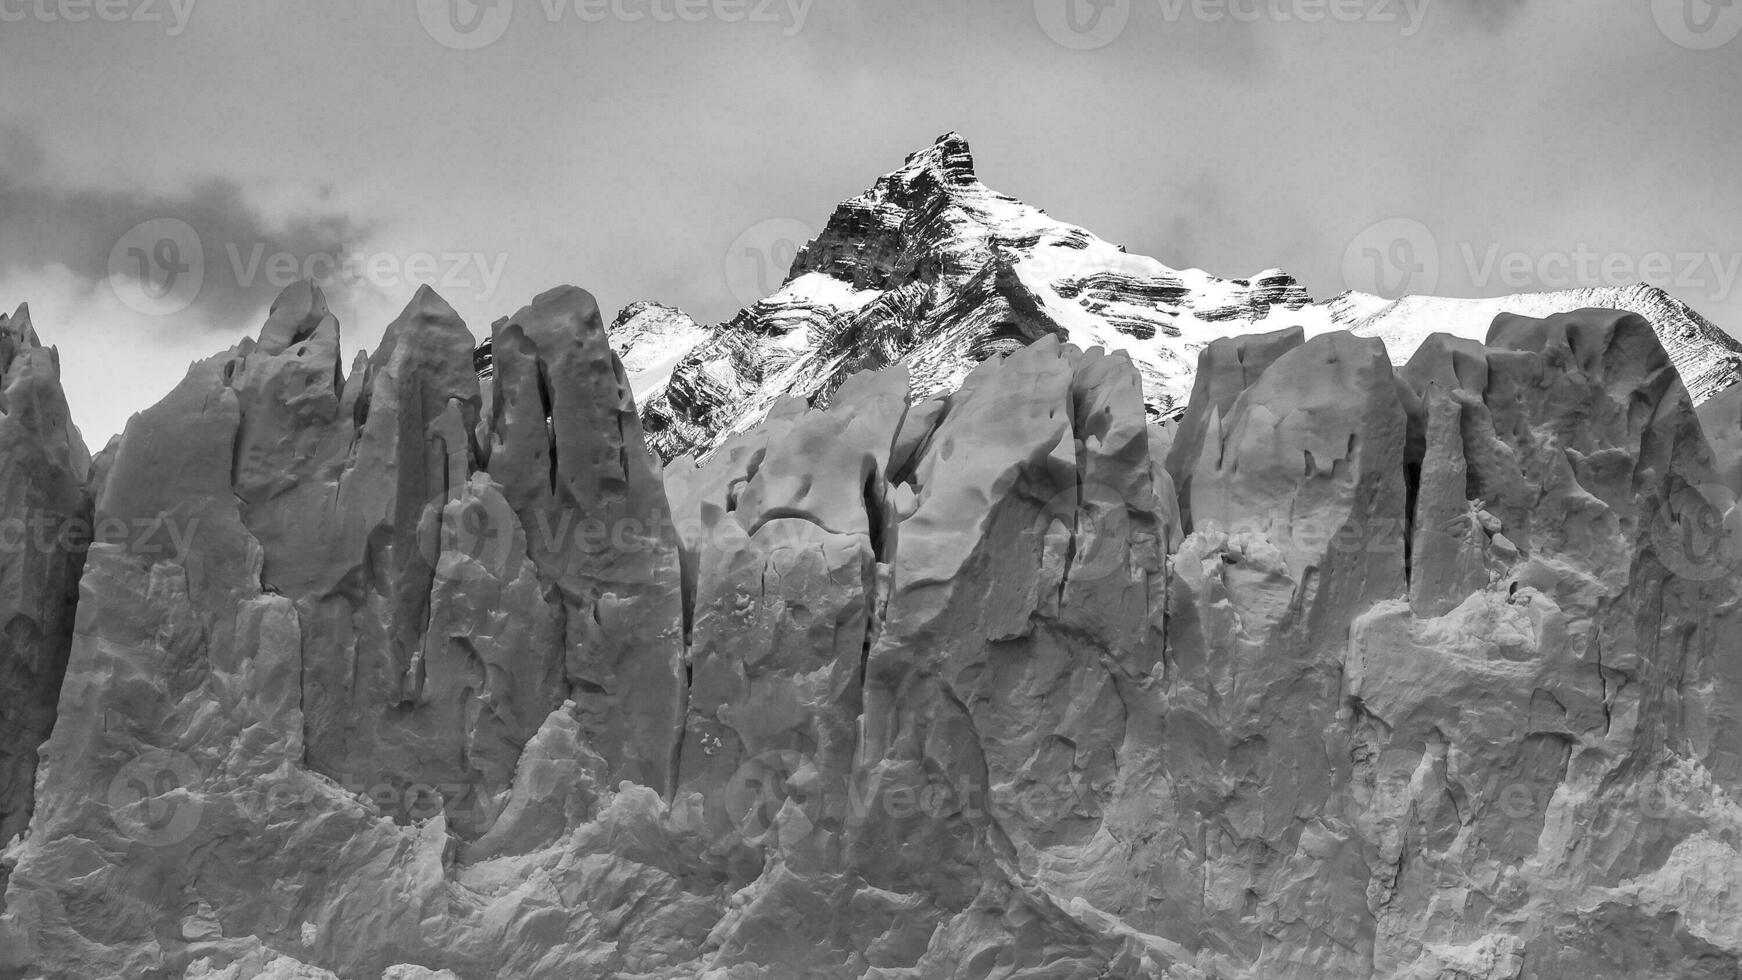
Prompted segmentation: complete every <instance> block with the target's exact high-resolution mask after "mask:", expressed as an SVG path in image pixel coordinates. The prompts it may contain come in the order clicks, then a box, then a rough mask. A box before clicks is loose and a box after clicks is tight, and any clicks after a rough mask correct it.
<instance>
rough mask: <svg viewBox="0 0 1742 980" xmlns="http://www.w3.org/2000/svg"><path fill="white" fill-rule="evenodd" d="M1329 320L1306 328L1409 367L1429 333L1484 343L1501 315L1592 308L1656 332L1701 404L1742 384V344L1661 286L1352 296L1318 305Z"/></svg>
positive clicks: (1671, 359) (1545, 314)
mask: <svg viewBox="0 0 1742 980" xmlns="http://www.w3.org/2000/svg"><path fill="white" fill-rule="evenodd" d="M1316 308H1317V309H1323V310H1324V311H1325V312H1326V313H1327V314H1328V315H1327V316H1326V317H1325V318H1324V319H1323V320H1322V321H1318V320H1316V319H1315V320H1314V321H1313V322H1311V323H1306V324H1303V326H1306V328H1307V331H1306V332H1307V334H1308V335H1309V336H1310V335H1312V334H1314V333H1320V332H1324V331H1326V330H1349V331H1351V332H1352V333H1354V334H1355V335H1356V336H1359V337H1378V338H1379V339H1381V340H1383V341H1385V348H1386V352H1387V353H1388V354H1390V356H1391V360H1392V362H1393V363H1394V364H1403V363H1405V362H1406V361H1408V360H1409V358H1410V355H1412V354H1414V353H1415V351H1416V349H1417V348H1418V347H1420V346H1421V343H1422V341H1424V340H1426V339H1427V338H1428V336H1429V335H1430V334H1433V333H1436V332H1443V333H1450V334H1455V335H1457V336H1460V337H1469V338H1471V339H1473V340H1482V339H1484V338H1486V336H1487V334H1488V325H1489V324H1490V323H1492V322H1493V320H1494V318H1495V317H1496V316H1498V315H1500V314H1501V313H1518V314H1522V315H1524V316H1532V317H1546V316H1551V315H1553V314H1555V313H1566V312H1570V311H1572V310H1578V309H1585V308H1599V309H1611V310H1626V311H1628V312H1630V313H1638V314H1639V315H1640V316H1643V317H1645V319H1646V320H1648V321H1650V323H1651V325H1652V326H1653V327H1654V328H1655V329H1656V331H1657V336H1658V339H1659V340H1660V341H1661V342H1662V343H1663V347H1664V350H1666V351H1668V352H1669V357H1670V362H1671V363H1672V364H1674V365H1675V368H1676V370H1677V371H1678V372H1680V373H1681V376H1682V383H1683V384H1685V385H1686V386H1687V389H1688V394H1690V395H1692V396H1693V399H1694V402H1695V403H1696V404H1698V403H1701V402H1704V401H1706V400H1707V399H1709V398H1711V397H1712V396H1713V395H1716V394H1717V393H1718V392H1720V391H1723V390H1724V389H1726V388H1728V387H1730V386H1731V385H1733V384H1735V383H1736V382H1737V381H1738V380H1742V345H1738V344H1737V342H1736V340H1735V339H1734V338H1732V337H1731V336H1730V335H1729V334H1726V333H1725V332H1724V331H1722V330H1720V329H1719V328H1718V327H1716V326H1714V325H1713V324H1712V323H1711V321H1709V320H1707V319H1706V318H1705V317H1703V316H1700V315H1699V314H1698V313H1696V312H1694V310H1693V308H1691V307H1689V306H1688V305H1687V304H1686V303H1683V302H1682V301H1680V300H1678V299H1676V298H1675V297H1673V296H1671V295H1669V294H1668V293H1666V292H1664V291H1663V290H1661V289H1658V288H1657V287H1655V286H1648V285H1645V284H1644V283H1636V284H1634V285H1631V286H1619V287H1617V286H1598V287H1592V288H1585V289H1563V290H1558V291H1555V292H1546V293H1520V294H1518V295H1516V296H1495V297H1484V298H1480V299H1452V298H1448V297H1442V296H1405V297H1404V298H1402V299H1399V300H1395V301H1392V300H1387V299H1384V298H1382V297H1378V296H1371V295H1368V294H1366V293H1356V292H1349V293H1344V294H1342V295H1341V296H1337V297H1335V298H1333V299H1330V300H1327V301H1325V302H1324V303H1322V304H1318V305H1317V307H1316Z"/></svg>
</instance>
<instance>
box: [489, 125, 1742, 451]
mask: <svg viewBox="0 0 1742 980" xmlns="http://www.w3.org/2000/svg"><path fill="white" fill-rule="evenodd" d="M1585 307H1608V308H1615V309H1622V310H1629V311H1632V312H1636V313H1640V314H1642V315H1644V316H1645V317H1646V319H1647V320H1649V321H1650V322H1651V323H1652V325H1653V327H1654V328H1655V329H1656V331H1657V333H1658V335H1659V337H1660V338H1661V339H1662V342H1663V344H1664V347H1665V348H1666V349H1667V350H1668V351H1669V352H1670V355H1671V358H1672V361H1673V363H1674V364H1675V366H1676V368H1677V369H1678V370H1679V371H1680V372H1681V373H1682V376H1683V378H1684V379H1685V381H1686V383H1687V386H1688V389H1689V392H1690V393H1691V394H1692V395H1693V396H1694V400H1695V402H1696V403H1697V402H1702V401H1704V400H1706V399H1707V398H1709V397H1711V396H1712V395H1713V394H1716V393H1717V392H1719V391H1722V390H1723V389H1725V388H1727V387H1729V386H1730V385H1732V384H1734V383H1735V382H1736V381H1737V380H1738V378H1739V377H1742V344H1738V343H1737V342H1736V341H1735V340H1733V339H1732V338H1731V337H1729V336H1728V335H1727V334H1725V333H1724V332H1723V331H1721V330H1719V329H1718V328H1717V327H1715V326H1713V325H1712V324H1711V323H1709V322H1707V321H1706V320H1704V319H1703V318H1701V317H1700V316H1699V315H1698V314H1697V313H1695V312H1694V311H1693V310H1691V309H1689V308H1688V307H1687V306H1686V305H1685V304H1682V303H1680V302H1679V301H1677V300H1675V299H1673V298H1671V297H1670V296H1668V295H1667V294H1665V293H1664V292H1663V291H1662V290H1659V289H1656V288H1653V287H1650V286H1644V285H1635V286H1628V287H1624V288H1613V287H1605V288H1596V289H1576V290H1563V291H1560V292H1552V293H1537V294H1525V295H1519V296H1507V297H1498V298H1491V299H1445V298H1439V297H1425V296H1410V297H1405V298H1403V299H1401V300H1396V301H1392V300H1387V299H1384V298H1382V297H1378V296H1371V295H1367V294H1363V293H1353V292H1349V293H1344V294H1342V295H1340V296H1337V297H1335V298H1332V299H1330V300H1327V301H1323V302H1315V301H1314V300H1313V299H1312V298H1311V297H1310V296H1309V295H1308V294H1307V292H1306V290H1305V289H1304V288H1303V287H1302V286H1301V285H1300V284H1299V283H1297V282H1296V281H1295V280H1294V279H1293V278H1292V277H1290V276H1289V275H1287V274H1286V273H1284V272H1282V271H1280V270H1276V269H1268V270H1265V271H1263V272H1260V273H1258V274H1257V275H1255V276H1253V277H1251V278H1248V279H1221V278H1217V277H1216V276H1212V275H1210V274H1208V273H1206V272H1204V271H1202V270H1199V269H1183V270H1181V269H1172V268H1169V267H1168V266H1166V265H1163V264H1162V263H1161V262H1158V261H1156V260H1155V259H1152V258H1149V257H1147V256H1142V255H1134V254H1131V253H1129V252H1126V251H1125V250H1124V248H1123V247H1121V246H1118V245H1114V244H1112V243H1109V242H1106V241H1104V240H1102V239H1100V238H1097V237H1096V236H1095V235H1093V234H1091V233H1090V232H1088V231H1086V230H1084V229H1082V228H1079V227H1077V226H1075V225H1071V224H1067V223H1065V222H1062V221H1059V220H1057V219H1054V218H1052V217H1050V216H1048V215H1047V214H1046V212H1045V211H1042V210H1041V209H1039V208H1035V207H1031V206H1029V205H1027V204H1024V203H1022V202H1021V201H1018V200H1016V199H1014V198H1011V197H1008V196H1006V195H1004V194H1000V193H998V192H996V191H994V190H992V189H990V188H988V187H987V186H986V185H985V184H982V183H981V182H980V180H979V178H978V177H977V176H976V175H975V171H974V163H973V157H972V155H971V153H970V151H969V148H968V144H967V141H966V140H964V139H963V138H962V137H961V136H959V135H957V134H954V133H949V134H946V135H944V136H942V137H939V138H938V140H937V142H936V143H934V144H933V145H932V146H930V147H928V148H926V149H925V150H922V151H920V152H918V153H915V154H913V155H911V156H909V157H908V159H907V162H906V163H905V164H904V165H903V166H902V167H900V168H899V169H897V170H895V171H894V172H892V173H890V174H887V175H885V176H884V177H882V178H880V179H879V180H878V181H877V182H876V183H875V185H873V186H872V188H871V189H870V190H868V191H866V192H865V193H863V194H861V195H859V196H858V197H855V198H853V199H851V200H848V201H845V202H843V203H842V204H841V205H840V206H838V207H837V208H836V209H835V212H834V214H833V215H831V216H830V218H829V221H828V224H827V225H826V226H825V228H824V229H823V231H822V233H821V234H820V235H818V236H817V238H816V239H815V240H813V241H811V242H809V243H808V244H806V245H805V246H804V247H803V248H802V249H800V250H799V252H798V254H797V256H796V257H795V259H794V261H793V263H792V266H791V268H790V270H789V271H788V273H787V277H786V279H785V281H784V282H783V283H782V285H781V286H780V287H779V288H778V289H776V290H775V291H774V292H773V293H772V294H770V295H769V296H767V297H765V298H763V299H761V300H759V301H757V302H756V303H755V304H753V305H752V306H750V307H749V308H747V309H744V310H742V311H740V312H739V313H738V314H736V315H735V316H733V317H732V318H731V319H729V320H728V321H726V322H725V323H722V324H719V325H717V326H705V325H702V324H699V323H697V322H696V321H695V320H694V319H692V318H691V317H689V316H688V315H686V314H684V313H683V312H682V311H680V310H676V309H673V308H671V307H668V306H662V305H659V304H655V303H636V304H632V305H631V306H629V307H627V308H625V309H624V310H623V311H622V312H621V313H620V314H619V316H618V317H617V320H616V322H615V323H614V324H613V326H612V328H611V330H610V343H611V348H612V350H613V352H615V353H616V354H617V355H618V357H620V358H621V359H622V360H623V362H624V366H625V370H626V371H627V372H628V373H629V378H630V383H631V385H632V387H633V388H634V391H635V395H636V401H637V403H638V404H639V405H640V406H641V417H642V421H643V423H644V425H645V427H646V431H647V438H648V443H649V445H650V446H651V447H652V448H653V449H655V450H656V451H657V452H659V453H660V455H662V456H664V457H665V458H667V459H671V458H674V457H676V456H679V455H683V454H686V453H689V454H694V455H696V456H698V457H706V456H708V455H709V454H711V453H712V452H713V451H714V450H715V449H716V448H718V447H719V446H720V444H721V443H722V442H724V441H725V440H726V439H727V438H729V437H730V436H731V435H732V434H733V433H739V432H743V431H745V430H747V429H748V428H750V427H752V426H754V425H755V424H757V423H758V422H760V421H761V420H762V419H764V418H766V417H767V415H768V412H769V410H770V409H771V408H772V407H773V406H774V405H775V404H776V403H777V402H778V401H779V400H780V399H782V398H784V397H788V396H795V397H798V398H801V399H804V400H805V401H807V402H810V403H811V404H814V405H826V404H828V402H829V398H830V396H831V395H832V394H833V392H834V390H835V389H836V388H837V387H839V386H840V384H841V382H842V381H843V380H844V379H845V378H846V377H847V376H849V375H851V374H852V373H854V372H856V371H860V370H865V369H872V368H881V367H887V366H890V365H893V364H898V363H899V364H902V365H904V366H905V367H906V368H907V370H908V371H909V373H910V375H911V377H912V384H913V389H912V392H913V395H914V397H916V398H929V397H933V396H935V395H938V394H942V393H945V392H948V391H952V390H954V389H955V388H956V387H957V386H958V385H959V384H960V383H961V381H962V379H963V378H965V377H966V376H967V374H968V372H969V371H971V370H972V369H973V368H974V367H975V366H976V365H977V364H979V363H980V362H982V361H984V360H986V359H988V358H990V357H993V356H995V355H1005V354H1008V353H1010V352H1012V351H1014V350H1017V349H1019V348H1021V347H1024V346H1026V345H1028V344H1030V343H1032V342H1034V341H1036V340H1038V339H1040V338H1042V337H1044V336H1047V335H1053V336H1056V337H1058V338H1059V339H1060V340H1063V341H1067V342H1069V343H1072V344H1075V345H1077V346H1078V347H1080V348H1082V349H1084V350H1087V349H1089V348H1092V347H1103V348H1106V349H1108V350H1119V351H1124V352H1125V353H1126V354H1127V355H1128V356H1129V357H1130V358H1131V361H1132V363H1133V364H1134V365H1135V366H1136V368H1137V370H1138V373H1139V375H1140V376H1141V378H1142V380H1143V391H1144V402H1145V407H1146V409H1147V411H1148V414H1149V417H1150V419H1151V420H1152V421H1154V420H1161V419H1166V418H1173V417H1177V416H1178V415H1179V414H1180V413H1181V412H1183V411H1184V407H1185V402H1186V399H1187V397H1188V396H1189V395H1190V393H1191V390H1192V381H1193V376H1194V374H1195V372H1196V370H1197V363H1198V355H1199V352H1200V351H1202V350H1203V349H1204V347H1205V346H1207V345H1208V344H1209V343H1210V342H1211V341H1213V340H1215V339H1216V338H1218V337H1224V336H1228V335H1233V334H1243V333H1253V332H1268V331H1274V330H1279V329H1282V328H1285V327H1295V326H1298V327H1301V328H1303V330H1304V331H1305V333H1306V334H1307V335H1308V336H1313V335H1316V334H1319V333H1324V332H1326V331H1329V330H1337V329H1348V330H1350V331H1352V332H1353V333H1355V334H1356V335H1357V336H1363V337H1379V338H1381V339H1382V340H1384V342H1385V344H1386V347H1387V352H1388V354H1389V356H1390V357H1391V358H1392V360H1393V361H1394V362H1395V363H1399V364H1401V363H1403V362H1405V361H1407V360H1408V359H1409V357H1410V355H1411V354H1413V353H1414V352H1415V350H1416V349H1417V348H1418V347H1419V346H1420V345H1421V343H1422V341H1423V340H1424V339H1426V337H1427V336H1428V335H1430V334H1432V333H1434V332H1436V331H1444V332H1448V333H1452V334H1456V335H1458V336H1462V337H1468V338H1471V339H1475V340H1482V339H1485V338H1486V336H1487V333H1488V326H1489V324H1490V322H1492V320H1493V319H1494V317H1495V315H1497V314H1499V313H1502V312H1513V313H1522V314H1526V315H1530V316H1536V317H1542V316H1548V315H1550V314H1553V313H1560V312H1568V311H1572V310H1576V309H1580V308H1585ZM489 361H490V357H489V352H488V350H487V349H481V350H480V352H479V365H480V368H481V372H482V373H483V374H484V375H485V376H486V377H488V375H489Z"/></svg>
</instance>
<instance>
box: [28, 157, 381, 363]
mask: <svg viewBox="0 0 1742 980" xmlns="http://www.w3.org/2000/svg"><path fill="white" fill-rule="evenodd" d="M51 176H52V175H51V174H50V173H49V172H48V169H47V161H46V157H45V154H44V152H43V149H42V146H41V143H40V142H39V141H38V140H37V139H36V138H35V137H34V136H33V135H32V134H31V133H30V132H28V131H26V130H24V129H22V128H20V127H18V126H7V127H0V223H3V224H4V227H5V234H4V235H0V274H4V273H7V272H11V271H14V270H31V269H41V268H44V267H47V266H50V265H55V264H59V265H63V266H66V267H67V268H68V269H70V270H72V271H73V272H74V273H75V274H77V275H79V276H81V277H83V278H86V279H89V280H92V281H96V282H103V281H106V280H108V279H109V278H110V277H111V275H112V274H114V273H117V272H118V271H119V272H120V274H122V275H133V276H137V275H139V274H140V272H141V271H143V272H144V273H145V274H146V275H147V276H150V275H152V274H154V272H155V271H156V270H155V269H154V268H153V266H152V263H153V262H156V261H158V260H159V259H161V258H164V257H174V259H175V260H176V261H178V262H186V261H188V260H189V259H190V257H191V256H192V254H193V252H194V250H198V251H199V253H200V254H201V256H202V258H203V264H204V275H203V278H202V280H201V282H200V285H199V288H198V291H197V294H190V295H189V296H188V297H187V305H186V308H187V311H188V312H189V313H191V314H193V315H192V316H190V317H189V318H188V319H189V320H190V321H197V322H204V323H208V324H211V325H213V326H214V327H218V328H221V329H224V330H230V329H234V328H235V327H236V325H238V324H240V323H242V321H243V320H244V319H245V318H247V317H249V316H250V315H251V314H253V313H254V312H255V311H257V310H258V309H259V308H260V307H261V306H262V305H263V304H265V303H269V302H270V301H271V300H272V298H273V296H275V295H276V294H277V291H278V290H279V289H281V288H282V286H283V285H284V280H285V279H286V278H287V277H288V276H290V275H292V274H293V272H292V270H293V269H294V275H297V276H301V275H303V274H305V273H307V272H310V271H312V272H313V273H314V274H315V276H316V278H320V279H322V281H323V285H325V286H326V287H327V288H328V289H329V290H334V289H336V291H338V292H341V293H342V292H343V290H344V289H345V288H346V285H347V283H346V281H345V280H344V279H343V278H342V277H336V276H334V275H332V270H333V268H334V267H335V266H336V265H337V263H339V262H340V261H342V259H343V257H344V256H346V255H352V254H355V253H356V251H357V248H358V246H360V245H361V244H362V243H364V242H365V241H366V240H367V239H368V237H369V233H370V231H371V228H370V226H369V225H367V224H365V223H363V222H360V221H358V220H357V219H355V218H354V217H352V216H350V215H346V214H340V213H334V212H326V213H322V212H318V211H317V212H311V213H302V214H297V215H294V216H291V217H289V218H288V219H286V220H283V221H275V220H272V219H270V218H268V217H267V216H266V215H264V214H262V213H261V211H260V209H259V208H258V207H257V206H255V205H254V204H252V203H250V201H249V200H248V196H247V194H246V193H245V191H244V189H243V187H242V186H241V185H240V184H239V183H237V182H235V181H232V180H228V179H223V178H216V177H214V178H209V179H205V180H202V181H200V182H198V183H196V184H194V185H193V186H191V187H189V188H187V189H186V190H184V191H180V192H176V193H169V194H159V193H150V192H134V191H126V190H111V189H76V190H70V189H64V188H59V187H56V186H54V185H53V183H52V180H51ZM166 220H167V221H171V222H182V223H185V228H186V229H191V235H190V234H186V233H181V234H176V235H174V236H172V237H173V239H174V240H173V241H167V242H166V241H164V240H163V237H162V236H160V235H158V234H157V233H155V232H153V233H152V234H151V237H153V238H154V239H155V240H153V241H149V242H140V243H138V244H140V245H143V246H144V247H143V250H142V251H140V252H138V253H135V254H130V250H131V248H132V247H133V246H134V245H135V244H136V243H135V241H134V240H135V239H138V238H139V236H140V229H141V226H142V225H145V223H147V222H157V223H158V225H147V226H146V227H147V229H150V228H155V227H158V226H159V225H161V224H162V223H163V222H165V221H166ZM173 227H176V228H181V227H182V226H181V225H175V226H173ZM170 249H173V251H169V250H170ZM141 255H142V256H143V259H141V258H140V256H141ZM141 262H143V263H144V265H143V268H141V266H140V263H141Z"/></svg>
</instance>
